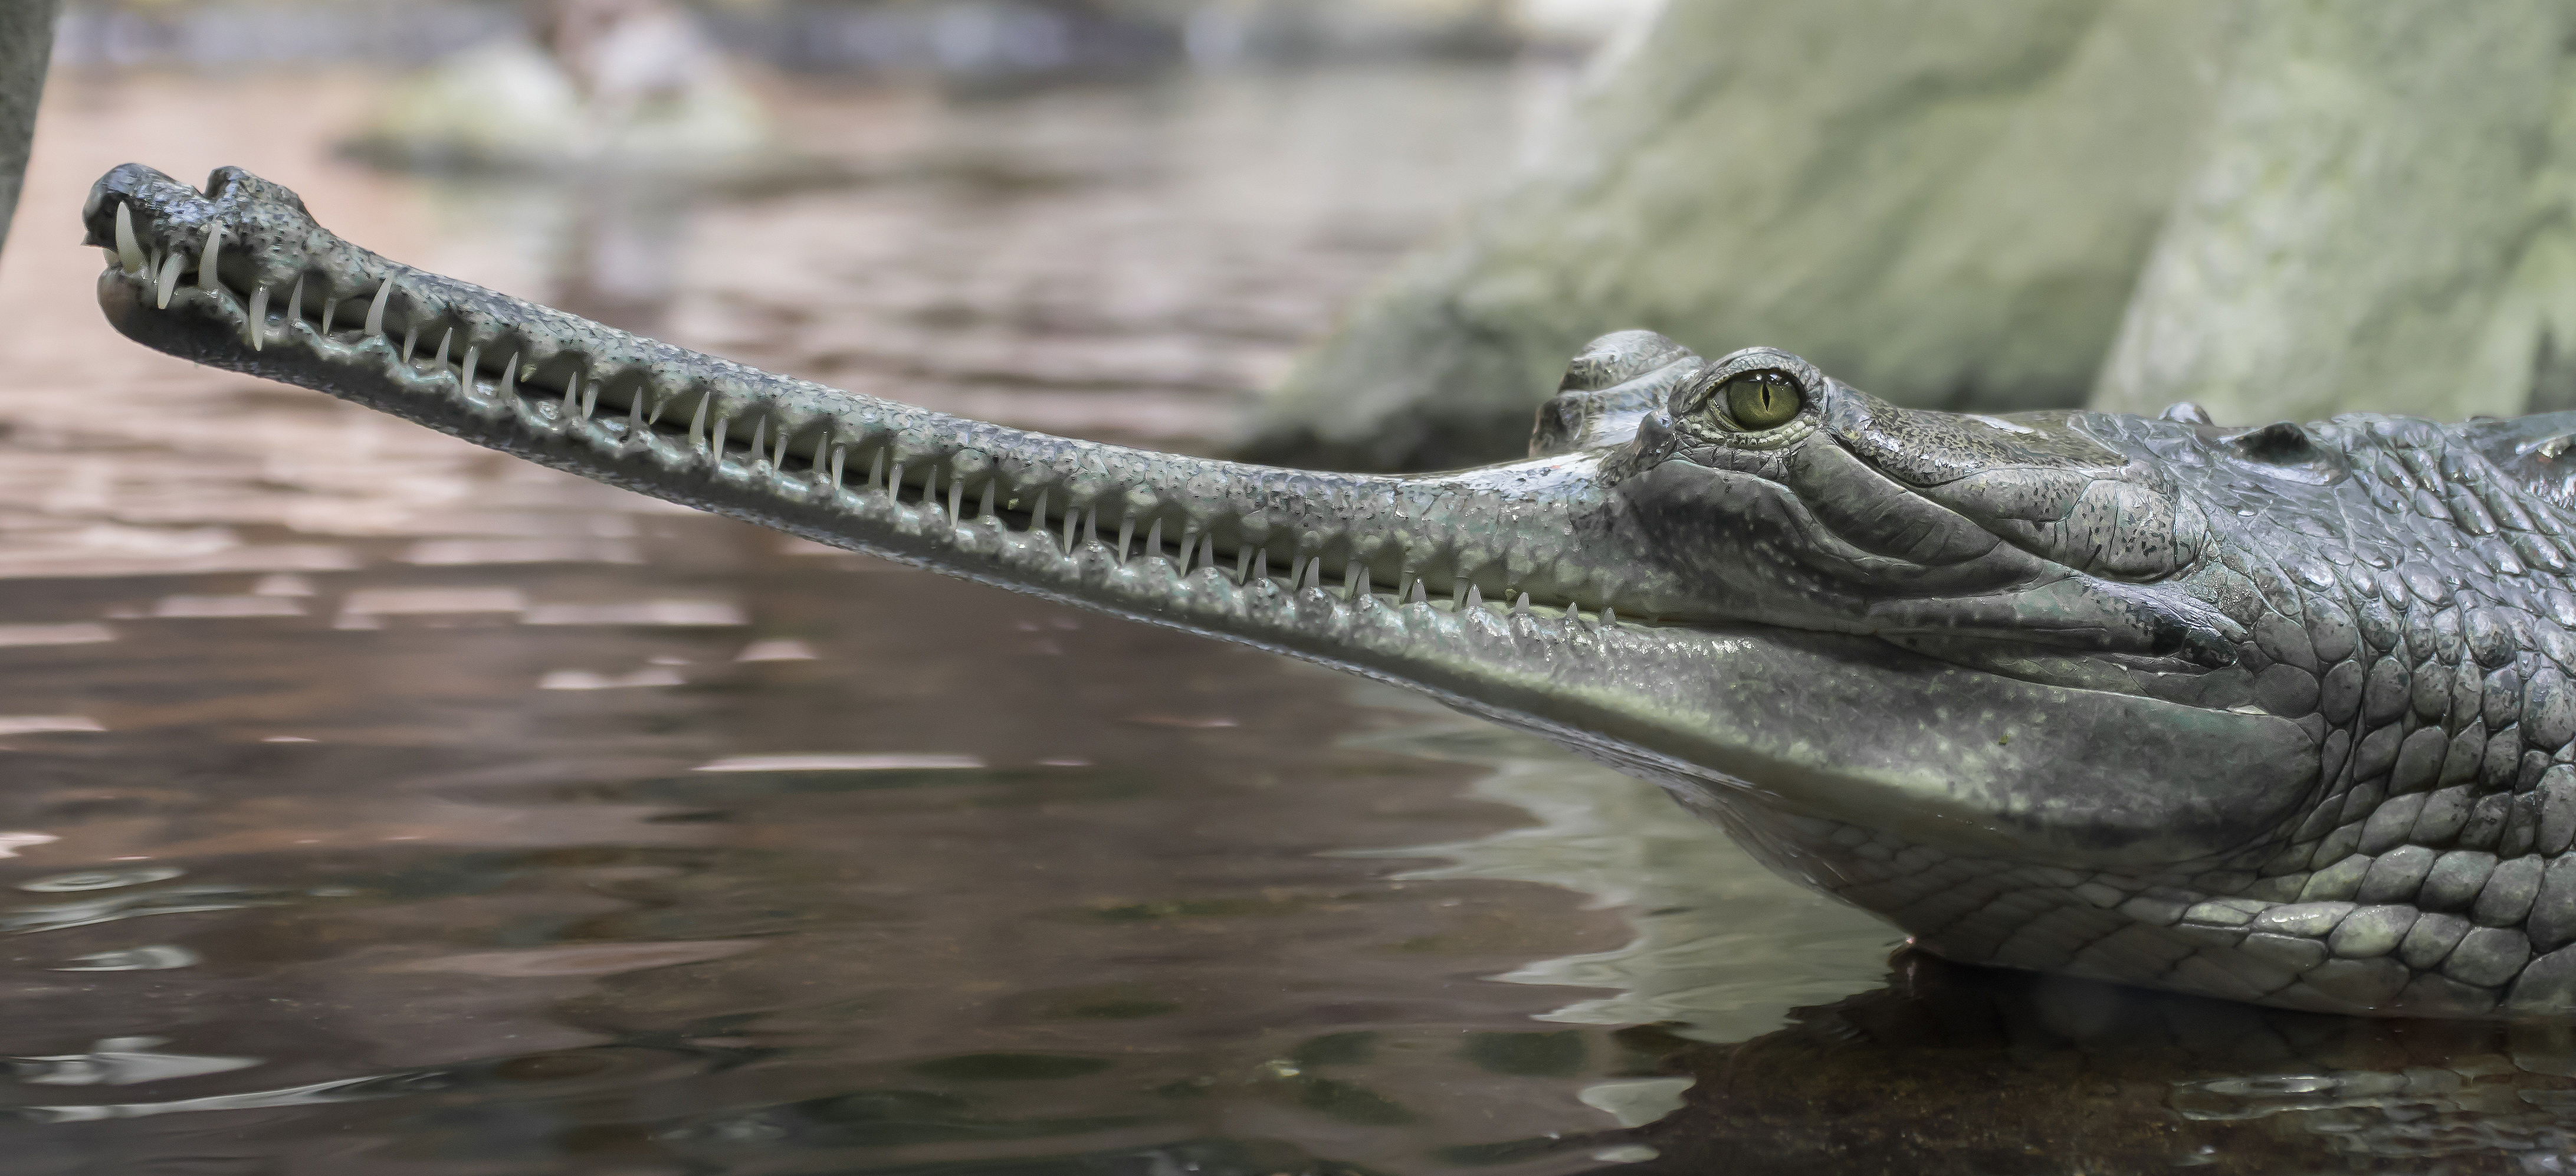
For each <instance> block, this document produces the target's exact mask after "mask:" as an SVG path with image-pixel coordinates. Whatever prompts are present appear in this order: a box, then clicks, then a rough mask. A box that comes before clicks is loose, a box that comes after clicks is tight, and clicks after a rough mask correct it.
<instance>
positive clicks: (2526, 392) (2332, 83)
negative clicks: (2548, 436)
mask: <svg viewBox="0 0 2576 1176" xmlns="http://www.w3.org/2000/svg"><path fill="white" fill-rule="evenodd" d="M2571 29H2576V7H2571V6H2570V5H2567V4H2564V3H2557V2H2547V0H2496V2H2493V3H2481V4H2473V5H2447V4H2421V3H2419V4H2334V3H2324V2H2300V3H2287V2H2284V3H2263V4H2252V5H2247V6H2246V7H2245V9H2244V10H2243V17H2242V18H2241V32H2240V39H2239V42H2238V46H2237V49H2236V52H2235V53H2234V55H2233V57H2232V64H2231V67H2230V69H2229V73H2228V77H2227V80H2226V82H2225V84H2224V85H2223V87H2222V88H2221V91H2220V97H2219V99H2218V102H2217V107H2216V111H2215V113H2214V114H2213V115H2212V118H2211V124H2210V132H2209V135H2208V138H2207V140H2206V143H2205V145H2204V146H2203V147H2202V148H2201V150H2200V155H2199V159H2198V161H2197V162H2196V163H2195V165H2194V169H2193V174H2192V176H2191V178H2190V180H2189V182H2188V183H2187V185H2185V186H2184V187H2183V188H2182V189H2181V195H2180V197H2179V199H2178V200H2177V202H2176V204H2175V206H2174V208H2173V211H2172V214H2171V215H2170V217H2169V218H2168V219H2167V222H2166V224H2165V227H2164V230H2163V233H2162V236H2161V237H2160V238H2159V239H2158V240H2157V242H2156V245H2155V249H2154V252H2153V254H2152V256H2151V258H2150V260H2149V262H2148V263H2147V266H2146V269H2145V272H2144V274H2143V276H2142V277H2141V279H2140V283H2139V287H2138V290H2137V294H2136V297H2135V300H2134V301H2133V302H2132V303H2131V304H2130V306H2129V309H2128V312H2127V316H2126V319H2125V321H2124V322H2123V324H2122V326H2121V330H2120V333H2119V337H2118V340H2117V342H2116V343H2115V344H2114V346H2113V347H2112V349H2111V353H2110V355H2109V358H2108V360H2107V361H2106V363H2105V365H2104V368H2103V372H2102V378H2101V382H2100V384H2099V386H2098V388H2097V389H2096V391H2095V395H2094V398H2093V403H2094V404H2095V405H2096V406H2098V407H2104V408H2111V409H2118V410H2124V411H2131V412H2154V411H2157V410H2158V409H2159V408H2161V407H2162V406H2163V405H2165V404H2168V403H2170V402H2172V401H2175V400H2185V399H2188V400H2195V401H2198V402H2200V403H2201V404H2202V405H2203V406H2204V407H2206V408H2208V409H2209V411H2210V413H2211V414H2212V415H2213V416H2214V417H2215V418H2216V419H2217V420H2218V421H2220V422H2222V423H2260V422H2265V421H2273V420H2282V419H2290V420H2306V419H2310V418H2315V417H2322V416H2327V415H2330V414H2332V413H2335V412H2339V411H2347V410H2352V409H2379V410H2390V411H2402V412H2414V413H2422V414H2426V415H2431V416H2436V417H2442V418H2448V419H2458V418H2460V417H2462V416H2466V415H2470V414H2475V413H2488V414H2496V415H2510V414H2517V413H2521V412H2524V411H2526V410H2527V409H2555V408H2576V237H2571V225H2570V223H2569V217H2570V213H2571V209H2570V200H2571V197H2576V186H2572V185H2576V170H2571V168H2570V160H2571V158H2576V156H2571V152H2570V147H2571V145H2572V144H2571V133H2576V90H2571V88H2570V85H2569V81H2570V76H2571V71H2570V68H2569V65H2568V62H2569V57H2568V53H2567V45H2568V40H2569V36H2570V32H2571Z"/></svg>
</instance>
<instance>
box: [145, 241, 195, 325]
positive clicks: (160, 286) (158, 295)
mask: <svg viewBox="0 0 2576 1176" xmlns="http://www.w3.org/2000/svg"><path fill="white" fill-rule="evenodd" d="M186 260H187V259H186V258H184V257H181V256H179V251H178V250H176V249H173V250H171V251H170V260H168V261H165V262H162V263H161V277H160V279H159V280H158V281H157V282H155V283H154V285H153V294H152V302H153V306H154V307H155V308H156V309H159V310H168V309H170V292H171V291H173V290H176V289H178V288H179V263H180V262H182V261H186Z"/></svg>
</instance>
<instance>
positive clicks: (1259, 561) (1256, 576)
mask: <svg viewBox="0 0 2576 1176" xmlns="http://www.w3.org/2000/svg"><path fill="white" fill-rule="evenodd" d="M1269 578H1270V549H1269V548H1267V547H1264V548H1262V549H1261V552H1260V554H1258V555H1255V556H1253V557H1252V580H1265V581H1266V580H1268V579H1269ZM1252 580H1246V581H1244V582H1243V586H1244V587H1246V588H1249V587H1251V586H1252Z"/></svg>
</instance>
